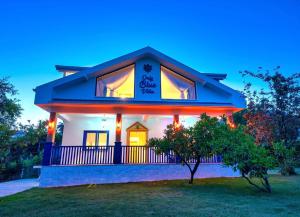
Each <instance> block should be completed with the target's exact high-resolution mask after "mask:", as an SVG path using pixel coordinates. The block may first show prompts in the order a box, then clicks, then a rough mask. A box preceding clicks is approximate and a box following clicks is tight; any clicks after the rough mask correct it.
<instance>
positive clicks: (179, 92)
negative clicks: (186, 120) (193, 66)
mask: <svg viewBox="0 0 300 217" xmlns="http://www.w3.org/2000/svg"><path fill="white" fill-rule="evenodd" d="M160 75H161V98H162V99H187V100H193V99H195V98H196V96H195V95H196V94H195V82H194V81H191V80H189V79H187V78H185V77H183V76H181V75H179V74H177V73H175V72H173V71H171V70H169V69H167V68H166V67H163V66H162V67H161V73H160Z"/></svg>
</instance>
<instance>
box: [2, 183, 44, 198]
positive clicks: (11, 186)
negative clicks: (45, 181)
mask: <svg viewBox="0 0 300 217" xmlns="http://www.w3.org/2000/svg"><path fill="white" fill-rule="evenodd" d="M38 186H39V181H38V179H18V180H13V181H9V182H0V197H4V196H8V195H12V194H16V193H18V192H22V191H25V190H28V189H31V188H34V187H38Z"/></svg>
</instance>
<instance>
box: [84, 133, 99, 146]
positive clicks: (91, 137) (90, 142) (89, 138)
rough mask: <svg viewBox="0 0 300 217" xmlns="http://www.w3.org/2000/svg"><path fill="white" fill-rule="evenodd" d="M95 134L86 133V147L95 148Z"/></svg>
mask: <svg viewBox="0 0 300 217" xmlns="http://www.w3.org/2000/svg"><path fill="white" fill-rule="evenodd" d="M96 136H97V135H96V133H87V135H86V146H90V147H94V146H96Z"/></svg>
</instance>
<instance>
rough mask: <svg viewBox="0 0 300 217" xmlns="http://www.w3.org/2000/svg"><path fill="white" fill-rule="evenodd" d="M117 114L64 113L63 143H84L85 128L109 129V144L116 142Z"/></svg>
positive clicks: (79, 144)
mask: <svg viewBox="0 0 300 217" xmlns="http://www.w3.org/2000/svg"><path fill="white" fill-rule="evenodd" d="M115 128H116V118H115V115H105V116H103V115H98V116H97V115H75V114H73V115H64V132H63V139H62V144H63V145H66V146H68V145H78V146H81V145H82V143H83V132H84V130H109V144H110V145H114V142H115Z"/></svg>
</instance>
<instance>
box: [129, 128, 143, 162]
mask: <svg viewBox="0 0 300 217" xmlns="http://www.w3.org/2000/svg"><path fill="white" fill-rule="evenodd" d="M146 143H147V131H129V146H130V147H129V155H128V157H129V159H128V160H129V163H133V164H134V163H135V164H136V163H146V160H147V159H146V156H147V154H146V152H147V149H146V148H145V147H140V146H145V145H146Z"/></svg>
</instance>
